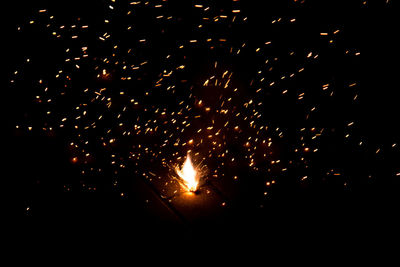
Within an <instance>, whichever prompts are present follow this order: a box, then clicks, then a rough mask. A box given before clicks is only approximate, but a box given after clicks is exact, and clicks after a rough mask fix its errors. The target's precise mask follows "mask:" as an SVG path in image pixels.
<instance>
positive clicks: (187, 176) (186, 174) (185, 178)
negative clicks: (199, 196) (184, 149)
mask: <svg viewBox="0 0 400 267" xmlns="http://www.w3.org/2000/svg"><path fill="white" fill-rule="evenodd" d="M175 171H176V173H177V174H178V176H179V177H180V178H181V179H182V182H181V185H182V186H183V187H184V188H185V189H186V190H188V191H189V192H194V191H196V189H197V186H198V184H199V181H198V173H197V171H196V169H195V168H194V166H193V164H192V160H191V159H190V156H189V155H187V157H186V160H185V163H184V164H183V166H182V169H179V168H176V169H175Z"/></svg>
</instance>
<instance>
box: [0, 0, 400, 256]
mask: <svg viewBox="0 0 400 267" xmlns="http://www.w3.org/2000/svg"><path fill="white" fill-rule="evenodd" d="M170 2H171V5H173V3H174V1H170ZM175 2H176V3H175V4H174V5H175V6H176V9H174V12H176V13H177V14H178V16H182V19H183V20H187V21H189V23H190V14H188V13H186V12H185V11H186V10H187V9H186V8H187V7H185V6H186V5H188V7H190V6H191V5H192V4H194V3H192V2H191V1H187V3H186V2H185V1H181V2H182V3H181V2H179V1H175ZM183 2H184V3H183ZM253 2H254V3H253ZM261 2H264V1H243V0H242V3H241V10H242V12H246V14H248V16H249V18H251V22H250V25H251V27H250V28H251V29H253V30H252V31H248V30H247V29H248V28H246V30H244V31H243V32H240V34H238V33H237V32H235V33H232V38H233V39H235V38H237V39H238V40H246V41H247V42H249V43H251V42H256V41H257V40H258V38H259V39H260V40H263V38H262V37H260V36H262V35H261V34H260V31H261V30H262V29H265V30H266V31H267V30H268V29H269V27H270V24H269V20H267V19H265V18H270V17H273V16H280V15H287V16H290V15H294V16H296V17H297V18H299V20H300V21H301V23H300V24H299V25H298V27H299V30H298V31H296V30H285V29H283V30H282V32H283V33H284V34H282V33H281V32H280V31H278V32H275V33H274V36H275V38H276V40H277V42H281V44H282V51H287V49H288V48H290V47H295V48H301V47H305V48H310V47H311V48H316V49H319V50H320V51H321V55H322V54H323V55H324V58H325V59H326V63H321V64H322V66H324V68H322V69H321V70H320V76H317V77H316V79H318V80H320V79H321V77H333V78H332V79H333V80H334V81H335V82H336V83H338V84H340V83H345V81H349V80H355V81H357V82H358V83H359V87H360V88H361V89H360V94H359V95H360V98H361V100H360V104H357V105H352V104H350V105H349V104H346V103H345V101H346V100H341V96H340V93H339V97H338V100H337V101H338V102H337V103H335V105H338V106H343V107H346V108H343V109H340V108H339V109H335V110H336V112H335V113H333V112H330V108H331V107H330V106H329V105H330V104H325V105H324V103H325V102H323V101H324V100H321V102H320V103H322V104H321V106H323V107H326V111H324V113H323V114H324V115H325V116H321V118H316V120H317V121H318V122H319V123H320V125H325V126H326V127H330V128H332V129H337V131H339V130H338V127H340V126H339V125H341V124H343V118H345V117H346V116H345V115H348V114H349V113H351V114H352V118H355V120H356V121H358V122H360V124H359V125H360V127H358V128H357V130H355V133H354V135H356V136H363V137H365V138H367V139H368V147H370V150H369V151H367V152H366V151H357V149H356V148H354V147H351V146H348V147H346V145H344V144H342V143H341V142H340V141H332V140H336V139H334V138H332V139H327V140H326V141H325V142H324V141H323V142H322V144H321V147H322V148H326V149H325V150H324V149H321V150H323V151H327V152H326V153H325V154H323V155H322V156H321V157H320V158H316V159H314V161H313V162H314V163H313V166H312V168H311V170H312V172H313V173H312V175H314V177H317V179H314V180H313V182H312V183H309V184H307V185H304V184H301V183H299V182H298V179H297V178H298V174H297V173H296V170H295V169H294V170H293V172H291V173H289V174H288V176H291V175H292V176H293V177H292V178H290V177H289V178H288V179H284V180H283V181H281V182H279V183H277V185H276V186H275V187H274V188H273V189H272V191H271V198H269V199H268V201H265V202H264V203H263V205H264V208H263V209H259V208H258V204H259V200H258V199H255V200H254V201H253V199H254V195H255V194H254V192H257V193H258V189H257V188H255V187H254V186H255V185H252V184H251V183H249V184H245V185H244V186H247V187H248V191H247V192H248V193H247V194H248V195H244V196H242V197H241V198H240V200H238V201H235V205H234V206H233V207H232V208H231V209H230V210H229V212H227V213H226V214H224V215H223V216H222V218H218V219H216V218H215V219H214V218H209V220H208V221H207V222H206V223H203V224H201V225H196V224H194V225H190V224H189V225H185V226H181V225H180V224H179V225H178V224H176V225H175V224H173V223H172V224H171V223H166V222H164V221H162V220H160V219H159V218H157V215H154V214H152V213H151V212H149V211H148V210H147V209H146V208H145V207H143V205H142V204H141V203H142V202H141V200H140V197H139V198H138V197H129V198H126V199H124V198H121V197H120V192H119V191H114V190H113V189H112V187H111V182H110V180H107V179H106V178H104V179H102V178H101V179H99V180H98V181H99V182H98V183H97V186H98V188H99V190H97V192H84V191H82V190H72V191H71V192H65V190H64V188H63V186H64V185H65V184H66V183H72V184H78V185H79V183H80V178H79V174H78V173H77V170H76V169H74V168H71V163H70V158H69V157H70V155H69V154H68V152H67V151H66V145H65V139H64V138H63V136H43V135H40V134H35V133H33V134H23V133H19V132H17V131H16V130H15V122H16V121H20V120H21V117H22V118H23V117H24V116H27V115H26V113H27V111H29V110H30V109H31V105H32V104H31V97H32V95H29V88H19V91H18V90H16V89H10V86H9V83H8V81H7V80H6V81H5V83H6V84H7V85H5V87H3V94H2V95H3V105H2V106H3V107H5V109H4V112H3V115H4V116H3V117H4V118H5V119H4V122H5V123H4V124H3V125H4V127H5V132H6V134H7V137H6V139H4V141H3V145H4V147H5V148H6V150H5V151H6V153H5V154H6V155H7V156H6V161H3V163H5V164H4V170H3V174H2V178H3V179H2V180H3V181H4V183H3V185H5V186H3V187H2V191H3V192H4V195H6V196H7V200H6V202H5V204H6V206H7V210H8V209H9V210H10V211H11V213H12V217H11V218H15V216H16V217H18V218H21V219H22V220H23V221H24V223H23V224H22V225H21V226H19V225H14V227H13V231H15V232H18V233H20V234H21V236H22V238H23V239H22V240H25V241H26V240H30V241H27V242H29V243H30V244H32V243H33V244H34V243H35V241H34V240H36V239H37V238H40V237H43V236H46V237H50V238H51V239H54V240H69V241H71V242H76V241H77V240H86V239H87V240H92V241H93V240H103V239H104V238H111V239H113V240H114V241H115V242H117V240H120V239H124V240H125V239H128V240H129V239H131V240H138V239H140V240H146V241H149V242H150V241H151V240H164V241H165V240H168V239H172V240H175V241H177V240H178V241H179V240H191V241H193V240H205V241H206V242H207V240H213V239H215V240H217V239H218V240H233V241H237V242H239V240H246V241H249V242H258V241H259V240H264V239H267V240H269V241H270V242H271V243H270V244H272V245H276V246H278V243H279V244H281V245H282V243H284V242H288V243H290V244H291V245H292V246H297V245H301V244H303V243H304V242H312V243H313V244H314V245H316V246H319V245H318V244H321V246H323V245H322V244H325V245H326V244H332V243H333V242H339V244H340V247H342V248H343V247H346V248H348V249H349V251H351V250H352V249H353V248H354V247H359V246H362V247H365V248H368V247H369V248H370V247H371V246H372V247H375V246H379V245H380V244H388V243H389V242H390V240H392V239H394V238H395V234H396V233H397V224H398V219H397V218H396V217H397V213H398V207H399V206H398V203H399V194H398V189H399V182H400V180H399V177H396V176H394V175H393V173H395V172H396V170H397V171H400V169H398V167H400V166H399V164H398V159H399V158H398V156H399V155H398V153H396V152H394V151H392V150H390V149H383V153H382V154H381V155H379V156H378V157H376V155H374V151H375V148H376V147H390V145H391V144H392V143H394V142H396V140H398V136H399V132H398V129H397V128H398V127H397V124H398V118H397V117H398V114H399V105H398V96H399V95H398V92H397V91H398V83H397V79H396V78H397V76H396V74H397V72H398V67H397V66H398V49H397V46H398V45H397V44H398V42H397V41H396V40H395V39H396V32H397V31H396V27H395V20H396V17H395V12H394V10H395V6H394V4H393V3H391V4H390V5H386V4H385V1H368V4H367V5H363V4H362V1H305V3H304V4H302V5H297V3H294V2H292V1H265V2H267V3H264V5H263V6H261ZM322 2H323V3H322ZM218 4H219V5H221V8H224V7H229V5H230V4H231V3H230V2H229V1H218ZM8 5H9V7H7V8H5V9H4V10H3V12H4V13H7V14H6V17H7V20H6V23H5V24H4V25H5V28H6V31H5V33H3V37H2V39H3V40H2V42H3V44H5V47H6V48H3V61H2V63H3V66H5V67H6V69H7V71H3V75H2V77H8V76H9V74H10V73H11V72H12V71H13V70H14V68H15V67H16V65H18V63H17V62H20V59H21V57H22V58H23V57H24V54H25V52H26V51H27V50H28V51H29V53H43V55H45V54H46V49H48V48H46V49H44V48H43V47H35V42H32V45H30V44H29V43H28V44H27V43H26V42H24V41H23V40H20V39H18V38H20V37H18V36H17V35H16V34H15V28H16V25H18V24H19V23H20V21H21V20H24V19H26V18H27V17H29V15H30V14H32V13H33V10H37V9H39V8H47V9H50V8H51V9H52V10H54V12H55V13H56V14H57V15H58V16H61V17H63V18H64V19H65V20H66V21H68V19H70V18H72V17H76V16H81V17H82V18H84V19H86V20H87V21H91V22H92V23H93V24H92V25H96V23H97V22H98V21H101V19H102V16H103V14H104V7H103V5H102V3H101V2H100V1H68V2H67V1H57V2H54V1H20V2H15V3H13V4H10V3H8ZM299 6H300V7H299ZM143 16H145V15H143ZM336 25H338V26H339V27H338V28H340V29H343V30H342V31H343V36H342V37H341V40H342V41H341V42H342V43H341V42H339V43H338V44H337V46H338V47H339V48H338V49H337V50H340V48H350V49H352V48H354V49H355V50H358V51H360V52H361V56H360V58H359V59H357V60H356V61H354V62H352V63H349V62H348V61H345V60H344V59H343V60H341V59H340V58H338V57H340V56H338V55H337V54H335V53H337V52H335V51H336V50H332V51H331V50H329V48H326V45H325V44H323V43H322V42H321V41H320V40H318V39H313V38H319V37H315V36H314V37H313V36H311V35H310V36H305V35H304V34H307V33H309V32H311V30H310V31H308V30H304V29H313V30H314V29H321V32H323V31H324V30H325V29H326V28H328V29H333V28H334V27H335V26H336ZM142 27H143V30H145V26H142ZM146 27H149V28H150V26H146ZM149 30H151V29H149ZM173 34H187V35H188V38H190V37H189V35H190V32H188V31H185V30H184V29H179V30H177V32H175V33H172V36H173ZM25 41H26V40H25ZM285 45H286V46H285ZM160 49H162V47H160ZM154 50H155V51H157V48H156V47H155V48H154ZM47 52H48V51H47ZM215 53H216V54H214V55H213V56H215V57H217V56H218V53H217V52H215ZM202 56H203V54H201V53H200V55H199V56H198V58H196V57H195V56H194V55H193V56H192V60H194V62H193V64H196V63H198V62H201V60H202V58H204V57H202ZM329 57H331V58H332V59H334V60H329ZM196 60H198V61H196ZM213 60H214V59H213V58H211V59H210V61H211V62H212V61H213ZM227 60H229V59H227ZM242 60H243V62H246V63H247V64H246V65H245V67H243V65H242V64H241V63H243V62H240V61H238V62H233V69H235V70H238V71H239V72H242V73H243V75H244V76H246V75H251V74H252V73H254V70H255V69H256V67H254V68H252V66H251V64H249V63H251V59H250V62H248V61H249V59H246V58H244V59H242ZM332 62H334V63H333V64H332ZM203 64H204V65H206V64H205V63H204V62H203ZM43 67H44V68H45V67H46V66H43ZM315 71H316V72H314V73H318V70H315ZM312 78H313V77H306V78H305V79H312ZM308 82H309V81H305V83H306V84H308ZM344 96H345V93H343V99H345V97H344ZM342 101H343V102H342ZM281 104H282V103H279V102H274V103H269V105H266V106H267V110H266V112H273V110H275V109H276V108H279V107H280V105H281ZM336 107H337V106H336ZM334 108H335V107H332V109H334ZM291 114H292V113H291V112H289V111H288V112H286V113H285V112H282V113H279V115H278V114H275V115H276V116H275V117H274V118H273V120H275V121H276V122H277V124H278V125H279V124H281V125H284V127H287V128H288V129H291V128H294V127H295V126H296V121H297V120H296V118H295V117H292V115H291ZM37 119H38V120H39V119H40V118H37ZM289 132H290V131H289ZM336 142H337V143H336ZM330 165H335V166H339V167H340V168H343V169H345V170H346V171H347V173H350V174H351V178H349V181H348V183H349V184H350V187H349V188H344V187H343V181H332V180H329V179H324V176H323V174H322V172H321V171H320V170H321V169H323V167H324V166H330ZM396 168H397V169H396ZM249 175H250V174H249ZM369 176H372V178H368V177H369ZM127 185H129V183H127ZM124 192H127V193H129V194H130V195H132V196H134V195H135V194H136V193H137V192H135V189H131V188H129V186H127V188H124ZM249 199H250V200H249ZM242 200H247V201H242ZM256 203H257V205H256ZM27 207H30V209H31V210H29V211H27V210H26V208H27ZM6 220H8V219H6ZM272 240H273V241H272ZM288 240H289V241H288ZM372 240H374V241H372ZM376 240H378V241H376ZM239 244H244V243H239Z"/></svg>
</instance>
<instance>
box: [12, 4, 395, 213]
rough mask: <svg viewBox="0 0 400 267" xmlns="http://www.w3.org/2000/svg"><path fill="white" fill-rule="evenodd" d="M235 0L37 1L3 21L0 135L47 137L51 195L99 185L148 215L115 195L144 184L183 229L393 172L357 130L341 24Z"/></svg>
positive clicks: (347, 43) (356, 80)
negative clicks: (7, 27)
mask: <svg viewBox="0 0 400 267" xmlns="http://www.w3.org/2000/svg"><path fill="white" fill-rule="evenodd" d="M248 2H250V1H247V2H246V1H244V0H232V1H208V0H204V1H203V0H199V1H194V2H193V1H171V0H159V1H124V0H104V1H97V2H96V3H95V4H93V6H90V5H89V4H87V5H85V8H84V9H82V10H81V11H76V12H75V11H73V10H67V11H65V12H62V11H60V9H62V8H60V7H56V6H55V5H52V4H50V3H47V4H44V5H43V7H41V8H39V9H35V10H34V11H31V12H29V16H28V17H25V18H24V19H23V20H22V21H19V22H18V24H17V26H16V28H15V31H16V32H15V36H16V37H15V40H16V42H18V45H19V48H18V51H19V56H18V57H17V58H16V61H15V62H14V63H15V69H14V70H13V72H12V73H11V74H10V75H9V88H10V90H14V91H15V92H17V93H16V94H18V95H19V96H18V97H20V98H21V99H23V103H22V104H20V106H19V107H18V108H19V113H17V114H16V115H15V122H13V123H14V124H15V125H13V127H14V132H15V135H16V136H22V137H24V136H25V137H26V136H39V137H40V136H41V137H46V138H56V139H57V140H61V141H60V142H61V144H62V147H63V148H64V151H63V153H65V154H66V155H67V156H68V158H69V161H68V163H67V165H68V168H69V169H70V170H72V171H71V173H73V174H74V177H72V178H71V177H70V178H64V179H63V180H62V188H61V189H60V194H68V193H70V192H81V193H85V192H97V191H102V190H103V191H109V190H111V191H112V192H117V194H118V195H119V196H120V198H121V199H126V198H128V199H129V198H138V199H140V200H139V201H140V203H144V205H149V206H151V205H153V208H152V207H149V210H155V211H154V212H153V211H151V213H152V214H153V215H154V214H155V215H154V216H157V215H156V214H157V213H158V211H157V209H158V208H154V207H155V206H156V204H152V201H150V200H149V198H150V197H148V196H147V195H146V193H143V196H140V194H139V195H138V194H136V195H135V194H134V193H131V191H132V190H133V192H137V191H143V192H144V191H146V190H148V191H151V192H152V194H153V195H155V197H154V196H153V197H154V198H155V199H156V200H155V201H159V202H160V203H163V204H162V205H165V206H166V207H167V208H168V209H169V210H170V211H172V212H173V213H176V214H178V217H180V218H181V219H182V220H188V221H191V220H192V218H197V217H199V218H202V217H208V218H214V217H215V216H216V215H215V214H220V213H223V212H224V210H225V209H229V208H231V207H235V205H241V203H246V205H249V206H251V207H254V208H256V209H260V210H263V209H264V210H265V206H266V205H268V201H269V198H270V197H271V195H272V196H274V195H279V194H280V191H281V190H283V191H284V190H285V187H286V186H287V187H288V188H289V187H293V185H296V186H298V187H299V188H302V187H312V186H315V184H328V185H331V186H334V187H335V188H340V190H342V191H346V190H353V186H354V187H357V185H358V184H365V183H371V181H372V182H373V181H374V179H375V177H376V176H377V175H378V174H379V171H380V170H381V169H383V168H385V173H386V174H388V175H389V176H390V177H391V179H392V178H396V177H397V176H399V175H400V172H399V171H400V169H398V168H397V166H396V164H395V163H393V164H392V161H393V162H394V161H395V160H392V159H388V157H389V156H383V154H384V153H386V154H390V156H391V157H392V158H396V155H397V153H398V144H397V140H396V137H393V138H392V137H390V138H388V139H386V140H382V141H381V142H380V141H375V140H373V138H370V134H369V132H368V131H367V129H366V127H365V117H363V116H362V112H363V110H364V109H366V106H368V105H369V103H368V101H367V100H365V102H363V97H364V99H367V96H365V95H364V96H363V91H365V90H363V86H364V85H363V83H362V78H361V76H362V75H360V72H361V70H360V69H361V65H362V64H363V63H362V62H364V61H363V60H362V58H363V51H362V45H359V44H358V43H357V42H356V41H354V40H356V39H357V38H356V37H354V36H353V37H349V36H350V35H353V32H356V30H354V29H352V28H351V26H352V25H353V24H352V23H353V22H352V20H351V17H350V18H349V16H344V17H341V16H335V15H334V16H329V15H327V14H324V13H323V12H321V13H318V12H314V11H313V10H312V9H311V8H312V7H313V5H316V4H310V3H308V1H281V3H280V4H276V3H275V4H274V5H275V6H273V7H274V8H272V4H270V5H271V6H270V7H269V8H266V9H263V11H261V10H258V12H257V10H255V9H257V8H254V5H253V4H251V3H248ZM390 4H391V3H390V1H382V8H390ZM71 5H73V7H72V8H71V9H74V8H75V7H76V8H78V9H79V4H78V3H74V4H71ZM356 5H357V7H358V8H359V9H360V10H362V9H363V8H367V5H368V3H366V1H365V2H360V3H357V4H356ZM282 7H285V8H286V9H282ZM309 9H311V11H310V10H309ZM281 10H284V11H281ZM360 12H361V11H360ZM310 13H311V14H312V15H310ZM348 25H349V26H348ZM365 94H368V93H365ZM360 114H361V115H360ZM386 154H385V155H386ZM384 160H387V162H388V163H387V164H386V165H379V166H385V167H380V168H378V167H376V166H377V164H380V163H379V162H382V161H384ZM377 162H378V163H377ZM389 162H390V163H389ZM396 168H397V169H396ZM142 187H143V188H144V189H141V188H142ZM275 187H276V188H279V189H276V190H275V189H274V188H275ZM132 188H136V189H132ZM135 190H136V191H135ZM274 190H275V191H274ZM291 190H293V189H291ZM150 195H151V194H150ZM26 203H27V204H26V205H25V207H24V209H25V212H26V214H31V213H32V214H34V208H35V203H34V202H30V201H29V200H27V201H26ZM160 209H161V208H160ZM207 212H209V213H207ZM191 213H193V214H191ZM188 214H189V215H188ZM205 214H206V215H205ZM210 214H211V215H210ZM193 220H194V219H193ZM194 221H195V220H194Z"/></svg>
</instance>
